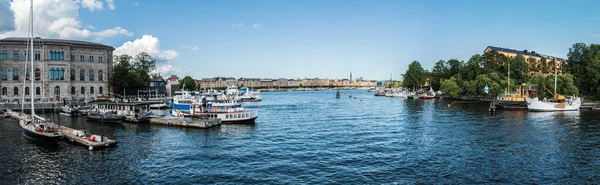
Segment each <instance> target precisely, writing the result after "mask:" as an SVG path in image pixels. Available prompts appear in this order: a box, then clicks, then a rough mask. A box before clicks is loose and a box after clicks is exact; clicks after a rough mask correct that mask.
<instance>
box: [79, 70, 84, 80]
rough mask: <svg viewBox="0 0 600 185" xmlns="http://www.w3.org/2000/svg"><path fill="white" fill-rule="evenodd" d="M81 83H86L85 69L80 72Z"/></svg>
mask: <svg viewBox="0 0 600 185" xmlns="http://www.w3.org/2000/svg"><path fill="white" fill-rule="evenodd" d="M79 81H85V71H84V70H83V69H81V70H79Z"/></svg>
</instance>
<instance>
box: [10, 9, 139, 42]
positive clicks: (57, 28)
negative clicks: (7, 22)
mask: <svg viewBox="0 0 600 185" xmlns="http://www.w3.org/2000/svg"><path fill="white" fill-rule="evenodd" d="M0 1H1V0H0ZM97 3H98V1H85V0H84V1H82V2H80V1H72V0H71V1H61V2H60V3H57V2H56V1H55V0H36V1H35V2H34V5H33V9H34V12H33V14H34V18H33V19H34V34H35V36H39V37H45V38H61V39H79V40H92V41H100V40H102V39H104V38H107V37H113V36H117V35H125V36H132V35H133V33H131V32H129V31H128V30H126V29H124V28H121V27H118V26H116V27H114V28H110V29H105V30H99V31H90V29H93V28H90V27H89V26H88V28H85V27H86V26H84V25H85V24H83V22H82V20H81V17H80V16H79V9H80V8H88V9H90V10H92V9H93V10H96V9H98V8H99V7H100V5H98V4H97ZM0 4H1V3H0ZM100 4H102V2H100ZM29 6H30V1H21V0H16V1H12V2H11V3H10V9H11V10H12V11H14V22H15V28H14V29H12V30H10V31H7V32H5V33H2V34H0V38H2V37H24V36H26V35H27V30H28V29H29ZM0 12H1V11H0ZM0 14H1V13H0ZM0 19H1V18H0Z"/></svg>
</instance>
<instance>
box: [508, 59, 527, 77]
mask: <svg viewBox="0 0 600 185" xmlns="http://www.w3.org/2000/svg"><path fill="white" fill-rule="evenodd" d="M527 72H529V68H528V66H527V62H525V57H523V55H521V54H518V55H517V56H516V57H515V58H514V59H513V60H510V78H511V81H514V82H515V83H517V84H520V83H523V82H525V77H526V74H527Z"/></svg>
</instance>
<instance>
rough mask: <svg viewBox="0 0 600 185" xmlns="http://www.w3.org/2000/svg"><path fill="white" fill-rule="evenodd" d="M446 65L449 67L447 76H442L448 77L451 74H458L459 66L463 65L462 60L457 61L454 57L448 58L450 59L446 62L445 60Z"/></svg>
mask: <svg viewBox="0 0 600 185" xmlns="http://www.w3.org/2000/svg"><path fill="white" fill-rule="evenodd" d="M447 66H448V68H449V69H448V70H449V72H448V75H447V76H444V77H445V78H450V77H451V76H455V75H458V74H459V72H460V69H461V68H462V66H463V62H461V61H458V60H456V59H450V60H448V62H447Z"/></svg>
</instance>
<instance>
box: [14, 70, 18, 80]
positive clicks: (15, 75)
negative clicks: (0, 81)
mask: <svg viewBox="0 0 600 185" xmlns="http://www.w3.org/2000/svg"><path fill="white" fill-rule="evenodd" d="M13 80H19V69H17V68H13Z"/></svg>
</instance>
